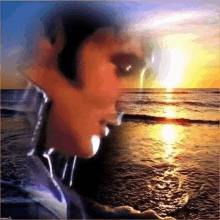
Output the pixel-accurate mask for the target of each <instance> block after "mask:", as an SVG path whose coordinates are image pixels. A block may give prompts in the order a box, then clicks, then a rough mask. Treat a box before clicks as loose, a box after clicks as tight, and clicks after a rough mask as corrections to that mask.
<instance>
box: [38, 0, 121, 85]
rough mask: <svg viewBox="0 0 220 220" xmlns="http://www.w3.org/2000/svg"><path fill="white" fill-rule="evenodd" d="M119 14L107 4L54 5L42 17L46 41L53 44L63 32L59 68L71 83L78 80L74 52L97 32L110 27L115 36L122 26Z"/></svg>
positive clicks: (71, 3) (77, 3) (70, 3)
mask: <svg viewBox="0 0 220 220" xmlns="http://www.w3.org/2000/svg"><path fill="white" fill-rule="evenodd" d="M118 15H119V13H118V11H116V10H114V8H110V7H108V4H107V2H106V3H104V2H68V3H57V4H56V6H55V7H54V8H53V9H52V10H50V11H49V12H47V13H46V14H45V16H44V17H43V19H42V21H43V25H44V31H45V36H46V38H48V39H49V41H50V42H51V44H55V43H56V40H57V37H58V35H59V32H60V31H61V32H63V33H62V34H63V37H64V39H65V41H64V42H65V44H64V47H63V49H62V51H61V52H60V54H59V56H58V61H57V64H58V68H59V70H60V71H61V72H62V73H63V74H64V76H65V77H66V78H67V79H68V80H70V81H76V80H77V77H78V76H77V52H78V50H79V47H80V46H81V44H82V42H84V41H85V39H87V38H88V37H89V36H91V35H92V34H93V33H94V32H95V31H97V29H99V28H104V27H113V29H114V30H115V31H116V32H117V31H119V30H120V29H121V27H122V25H123V24H124V22H122V19H121V18H119V17H118Z"/></svg>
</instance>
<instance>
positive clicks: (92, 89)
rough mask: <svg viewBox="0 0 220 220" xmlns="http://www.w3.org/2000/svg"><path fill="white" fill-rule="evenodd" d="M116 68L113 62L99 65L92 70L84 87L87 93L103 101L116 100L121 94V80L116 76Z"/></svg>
mask: <svg viewBox="0 0 220 220" xmlns="http://www.w3.org/2000/svg"><path fill="white" fill-rule="evenodd" d="M115 71H116V69H115V67H114V66H113V65H112V64H103V65H101V66H97V68H96V69H93V71H92V72H90V77H87V79H86V84H85V87H84V90H85V94H86V95H87V96H88V97H91V98H92V96H93V98H94V99H100V101H103V102H114V101H116V100H117V98H118V96H119V88H120V85H121V80H120V78H118V77H117V76H116V73H115Z"/></svg>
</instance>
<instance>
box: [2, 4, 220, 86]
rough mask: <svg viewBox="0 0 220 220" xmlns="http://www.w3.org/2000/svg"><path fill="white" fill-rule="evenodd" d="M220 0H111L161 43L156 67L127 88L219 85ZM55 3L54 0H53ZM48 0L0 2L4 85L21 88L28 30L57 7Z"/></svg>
mask: <svg viewBox="0 0 220 220" xmlns="http://www.w3.org/2000/svg"><path fill="white" fill-rule="evenodd" d="M217 2H218V1H217V0H210V1H208V0H207V1H200V0H198V1H193V3H191V2H190V1H188V0H185V1H178V2H177V1H169V3H168V2H167V3H166V2H164V1H160V0H155V1H138V2H128V1H127V2H111V3H109V6H110V7H119V8H120V13H121V15H122V16H126V18H127V19H128V20H129V21H130V23H131V25H130V29H131V30H132V31H136V32H138V33H142V34H143V35H146V36H148V37H149V36H151V37H152V39H153V40H152V42H153V41H154V42H156V44H157V47H155V48H156V49H155V51H154V65H153V66H152V69H153V72H151V74H148V71H147V72H146V74H145V75H143V77H142V79H140V77H139V78H137V79H136V80H135V81H132V82H129V83H127V84H125V85H124V87H138V86H140V80H142V84H141V85H142V86H143V87H146V88H164V87H165V88H176V87H177V88H219V87H220V61H219V60H220V57H219V53H220V34H219V25H220V23H219V13H220V6H219V3H217ZM52 4H54V1H53V3H52ZM52 4H51V3H48V2H47V3H43V2H38V3H36V2H22V3H21V2H1V7H2V15H1V25H2V35H3V45H2V55H1V58H2V60H1V84H2V88H3V89H6V88H22V87H23V86H25V83H24V81H23V80H22V78H21V77H20V76H19V75H18V74H16V70H15V67H16V62H17V60H18V58H19V56H20V53H21V52H22V51H23V50H24V48H25V42H26V39H25V38H24V33H25V32H26V31H27V29H28V27H29V26H30V25H31V24H32V22H33V21H34V20H36V17H38V18H39V17H41V16H42V15H43V13H44V11H47V10H48V9H49V8H51V7H52Z"/></svg>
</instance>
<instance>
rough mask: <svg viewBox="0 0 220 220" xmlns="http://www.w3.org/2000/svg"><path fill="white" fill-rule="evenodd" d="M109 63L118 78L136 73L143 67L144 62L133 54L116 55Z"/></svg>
mask: <svg viewBox="0 0 220 220" xmlns="http://www.w3.org/2000/svg"><path fill="white" fill-rule="evenodd" d="M111 62H112V63H113V64H114V65H115V66H116V67H117V69H118V72H117V74H118V76H119V77H126V76H130V75H133V74H135V73H137V72H138V70H139V69H140V68H142V67H143V66H144V64H145V63H144V61H143V60H142V59H140V58H139V57H138V56H136V55H135V54H125V53H118V54H115V55H113V56H112V58H111Z"/></svg>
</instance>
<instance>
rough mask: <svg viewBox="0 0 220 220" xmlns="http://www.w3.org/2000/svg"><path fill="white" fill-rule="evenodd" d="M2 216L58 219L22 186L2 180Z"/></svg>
mask: <svg viewBox="0 0 220 220" xmlns="http://www.w3.org/2000/svg"><path fill="white" fill-rule="evenodd" d="M1 197H2V198H1V217H4V218H12V219H42V218H44V219H57V218H56V216H55V215H54V214H53V213H52V212H50V211H49V210H48V209H47V208H46V207H44V206H43V205H41V204H40V203H38V202H36V201H34V200H33V199H32V198H31V197H30V196H29V193H28V192H27V191H26V190H25V189H23V188H21V187H20V186H15V185H12V184H11V183H8V182H5V181H2V182H1Z"/></svg>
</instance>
